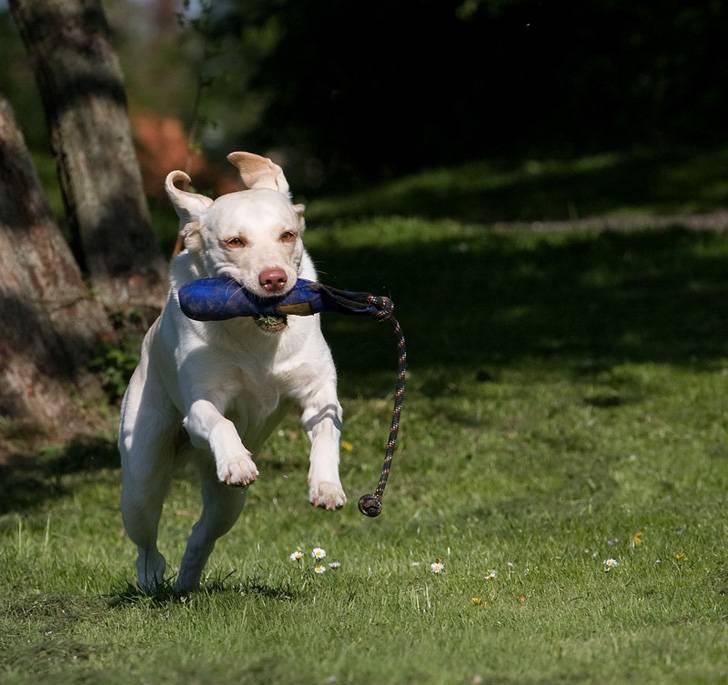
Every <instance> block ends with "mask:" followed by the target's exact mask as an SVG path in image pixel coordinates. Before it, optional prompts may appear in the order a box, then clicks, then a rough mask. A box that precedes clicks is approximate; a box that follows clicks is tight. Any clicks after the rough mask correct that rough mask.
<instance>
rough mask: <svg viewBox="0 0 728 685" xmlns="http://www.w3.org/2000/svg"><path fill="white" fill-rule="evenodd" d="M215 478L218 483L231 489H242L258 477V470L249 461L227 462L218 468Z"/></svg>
mask: <svg viewBox="0 0 728 685" xmlns="http://www.w3.org/2000/svg"><path fill="white" fill-rule="evenodd" d="M217 477H218V478H219V479H220V482H222V483H225V484H226V485H231V486H233V487H238V488H244V487H247V486H248V485H250V484H251V483H252V482H254V481H255V479H256V478H257V477H258V468H257V467H256V465H255V464H254V463H253V461H251V460H250V459H241V460H240V461H229V462H227V463H226V464H223V465H222V466H218V469H217Z"/></svg>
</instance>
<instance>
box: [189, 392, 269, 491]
mask: <svg viewBox="0 0 728 685" xmlns="http://www.w3.org/2000/svg"><path fill="white" fill-rule="evenodd" d="M183 425H184V427H185V430H186V431H187V433H188V434H189V436H190V442H191V443H192V444H193V446H195V447H198V448H202V449H205V448H207V449H209V450H210V452H212V456H213V457H214V458H215V465H216V467H217V477H218V478H219V479H220V481H221V482H222V483H226V484H227V485H237V486H246V485H250V484H251V483H252V482H253V481H254V480H255V479H256V478H257V477H258V469H257V467H256V466H255V463H254V462H253V460H252V458H251V454H250V452H249V451H248V450H247V449H246V447H245V445H243V441H242V440H241V439H240V436H239V435H238V432H237V430H236V429H235V425H234V424H233V422H232V421H230V420H228V419H226V418H225V417H224V416H223V415H222V412H221V411H220V410H219V409H218V408H217V407H216V406H215V404H214V403H213V402H211V401H210V400H207V399H198V400H195V401H194V402H192V403H191V404H190V406H189V409H188V411H187V414H186V416H185V417H184V420H183Z"/></svg>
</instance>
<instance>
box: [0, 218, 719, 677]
mask: <svg viewBox="0 0 728 685" xmlns="http://www.w3.org/2000/svg"><path fill="white" fill-rule="evenodd" d="M312 223H313V222H312ZM308 243H309V245H310V247H311V251H312V253H313V254H314V257H315V258H316V260H317V263H318V264H319V267H320V269H321V271H322V272H324V273H325V280H327V281H328V282H331V283H332V284H335V285H340V286H346V287H351V288H360V289H374V290H376V291H377V292H391V294H392V295H393V296H394V297H395V299H396V301H397V304H398V314H399V317H400V319H401V321H402V324H403V327H404V331H405V333H406V334H407V336H408V344H409V355H410V360H411V375H410V380H409V395H408V399H407V403H406V405H405V411H404V415H403V427H402V442H401V449H400V450H399V451H398V453H397V456H396V459H395V467H394V470H393V473H392V478H391V481H390V485H389V489H388V494H387V498H386V501H385V508H384V512H383V514H382V516H381V517H380V518H379V519H376V520H369V519H365V518H364V517H362V516H361V515H360V514H359V513H358V512H357V511H356V506H355V500H356V498H357V497H358V496H359V495H360V494H362V493H363V492H367V491H371V489H372V488H373V487H374V485H375V483H376V480H377V474H378V469H379V466H380V463H381V458H382V446H383V443H384V441H385V438H386V432H387V427H388V420H389V412H390V392H391V386H392V385H393V383H394V350H393V342H392V339H391V336H390V335H389V334H388V331H387V327H386V325H379V324H375V323H372V322H365V321H358V320H351V319H346V318H334V317H331V318H329V319H327V320H326V322H325V325H326V329H327V337H328V338H329V340H330V341H331V343H332V347H333V349H334V355H335V358H336V360H337V363H338V366H339V369H340V391H341V396H342V402H343V405H344V409H345V430H344V438H345V439H346V440H347V441H349V442H350V443H351V446H352V449H351V451H350V452H345V453H344V459H343V464H342V474H343V480H344V484H345V487H346V488H347V491H348V493H349V496H350V500H351V501H350V503H349V504H348V505H347V507H346V508H345V509H344V510H343V511H341V512H338V513H330V512H323V511H317V510H312V509H311V508H310V507H309V506H308V505H307V503H306V496H305V495H306V491H305V473H306V451H307V450H306V442H305V437H304V436H303V434H302V432H301V431H300V430H299V428H298V426H297V423H296V421H295V419H294V418H290V419H288V420H287V421H286V422H285V423H284V424H283V425H282V426H281V428H280V430H278V431H277V432H276V433H275V434H274V436H273V438H272V439H271V441H270V442H269V443H268V444H267V445H266V447H265V449H264V450H263V452H262V454H261V455H259V456H258V458H257V462H258V465H259V466H260V470H261V477H260V480H259V481H258V482H257V483H256V484H255V485H254V486H253V487H252V488H251V490H250V496H249V501H248V506H247V509H246V511H245V513H244V515H243V517H242V518H241V520H240V522H239V523H238V525H237V526H236V527H235V528H234V530H233V531H232V532H231V533H230V534H229V535H228V536H226V537H225V538H224V539H223V540H221V541H220V543H219V545H218V548H217V550H216V551H215V553H214V555H213V557H212V559H211V562H210V564H209V567H208V569H207V571H208V575H207V578H206V580H205V586H204V590H203V591H202V592H201V593H199V594H196V595H193V596H189V597H183V598H175V597H173V596H172V595H171V593H169V592H161V593H160V594H159V596H158V597H144V596H142V595H140V594H139V593H138V592H136V591H135V590H134V588H133V585H131V584H132V583H133V575H132V572H133V563H134V552H133V550H132V547H131V544H130V543H129V542H128V540H127V539H126V537H125V536H124V533H123V530H122V526H121V520H120V516H119V512H118V489H119V472H118V466H117V459H118V458H117V456H116V452H115V449H114V445H113V436H112V435H109V436H99V438H98V440H96V441H95V442H93V443H88V442H87V443H83V442H79V443H76V444H73V445H69V446H66V447H64V448H58V449H56V450H53V451H49V452H47V453H45V454H44V455H43V457H42V458H41V459H39V460H38V462H36V463H35V464H33V465H30V466H28V467H27V468H23V469H16V470H14V471H11V472H9V473H5V474H4V476H3V479H2V480H1V481H0V512H2V514H1V515H0V572H1V577H2V589H0V681H2V682H3V683H4V684H12V683H31V682H33V683H34V682H37V681H38V680H42V681H43V682H63V683H76V682H78V683H80V682H104V683H129V682H136V683H160V682H163V683H258V682H265V683H276V684H284V685H285V684H289V683H290V684H291V685H294V684H308V683H322V684H323V683H371V682H381V683H415V682H416V683H426V684H440V683H442V684H443V685H444V684H449V683H464V684H467V683H478V682H480V683H508V684H511V683H525V684H531V683H624V682H635V683H666V682H675V683H678V682H680V683H720V682H723V683H724V682H726V673H728V656H727V655H726V650H725V645H726V643H727V641H728V625H727V619H728V602H727V596H726V595H727V593H728V559H727V555H726V534H727V533H728V515H727V514H726V511H728V502H727V501H726V500H727V499H728V498H727V496H726V493H727V492H728V426H727V424H726V410H727V409H728V393H727V392H726V386H727V384H728V342H727V339H726V330H727V329H728V326H727V324H728V315H726V309H725V302H726V297H727V296H728V283H727V282H726V280H725V264H726V261H727V260H728V237H726V236H725V235H723V234H718V233H701V232H696V231H683V230H679V229H674V230H669V231H654V230H646V231H643V232H635V233H619V234H609V233H604V234H595V233H590V234H576V233H548V234H538V233H532V232H531V233H529V232H526V231H512V232H503V231H501V232H498V231H493V230H487V229H485V228H484V227H483V226H480V225H475V224H473V225H470V224H464V223H460V222H456V221H452V220H436V219H431V218H430V219H427V218H416V217H412V218H408V219H400V218H396V217H395V218H392V217H374V218H371V219H362V220H360V221H358V222H347V223H341V224H339V225H337V226H335V227H328V228H322V227H319V228H318V229H317V228H316V226H315V225H314V226H312V227H311V229H310V232H309V236H308ZM197 510H198V496H197V491H196V487H195V484H194V481H193V479H192V478H191V476H190V474H188V473H187V471H185V470H181V473H180V479H179V480H178V481H177V482H176V484H175V486H174V488H173V491H172V493H171V495H170V498H169V500H168V502H167V505H166V508H165V515H164V517H163V523H162V529H161V532H160V539H161V548H162V551H163V553H165V555H166V556H167V559H168V562H169V564H170V571H171V573H174V571H175V569H176V564H177V563H178V562H179V558H180V555H181V553H182V549H183V545H184V542H185V539H186V536H187V534H188V531H189V529H190V527H191V525H192V524H193V522H194V520H195V516H196V513H197ZM638 532H639V533H641V536H638V537H639V539H640V541H641V544H635V543H634V536H635V534H636V533H638ZM317 545H318V546H322V547H324V548H325V549H326V550H327V551H328V555H329V557H328V559H329V560H338V561H340V562H341V568H340V569H338V570H336V571H328V572H327V573H325V574H324V575H322V576H317V575H315V574H314V573H313V572H312V563H311V561H310V559H307V560H306V562H305V563H304V564H297V563H294V562H291V561H290V560H289V559H288V555H289V554H290V553H291V552H292V551H293V550H294V549H296V547H298V546H300V547H302V548H303V549H305V550H306V551H310V549H311V548H312V547H314V546H317ZM608 558H614V559H616V560H618V561H619V566H617V567H616V568H615V569H613V570H611V571H609V572H605V570H604V565H603V562H604V560H606V559H608ZM436 559H441V560H442V561H443V562H444V563H445V567H446V571H445V573H444V574H442V575H433V574H432V573H431V572H430V564H431V563H432V562H433V561H435V560H436ZM491 569H495V570H496V571H497V577H496V578H494V579H490V580H487V579H486V576H487V575H488V573H489V572H490V570H491ZM473 598H479V599H478V600H475V602H476V603H474V601H473Z"/></svg>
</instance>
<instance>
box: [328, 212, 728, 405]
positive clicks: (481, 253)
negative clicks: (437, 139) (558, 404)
mask: <svg viewBox="0 0 728 685" xmlns="http://www.w3.org/2000/svg"><path fill="white" fill-rule="evenodd" d="M391 230H392V231H397V230H398V226H397V221H396V220H394V219H393V220H392V221H391ZM464 235H465V237H462V236H461V237H456V238H452V239H450V240H438V241H430V242H428V241H418V242H416V243H413V244H411V245H408V244H406V243H402V244H399V245H396V246H394V247H393V246H387V247H376V246H373V247H362V248H356V249H354V248H346V247H343V246H341V245H335V246H332V247H328V248H327V247H326V246H323V248H321V247H318V248H316V249H315V251H314V255H315V257H316V259H317V263H318V264H319V265H320V266H321V268H322V270H324V271H325V272H326V277H325V278H326V281H327V282H330V283H331V284H332V285H341V286H345V287H347V288H351V289H359V290H373V291H374V292H380V293H387V294H391V295H392V297H393V298H394V300H395V302H396V304H397V316H398V318H399V320H400V321H401V323H402V326H403V329H404V332H405V334H406V336H407V343H408V353H409V359H410V365H411V368H412V369H413V371H415V372H416V371H417V370H420V371H427V375H426V377H425V378H424V380H423V382H422V385H421V387H420V388H418V389H419V390H420V391H421V392H422V393H423V394H425V395H426V396H431V397H438V396H443V395H444V394H447V393H448V392H449V387H450V383H451V380H452V377H453V376H452V373H453V371H458V370H459V371H462V372H465V373H467V374H468V375H469V376H472V379H473V380H480V381H481V382H494V381H497V376H498V367H504V366H513V365H519V364H523V363H529V362H531V361H537V363H538V365H539V366H548V365H553V364H558V365H559V366H560V367H561V368H562V369H563V368H566V369H567V370H569V371H570V372H571V373H573V374H575V375H589V374H594V373H597V372H599V371H602V370H606V369H608V368H610V367H611V366H613V365H615V364H619V363H622V362H658V363H661V362H664V363H670V364H678V365H682V364H690V365H704V366H706V367H709V366H711V365H714V364H715V363H716V362H717V360H719V359H720V358H722V357H725V356H728V337H726V335H725V333H726V330H727V329H728V310H727V309H726V307H725V302H726V299H727V298H728V280H726V278H725V269H726V264H727V263H728V238H726V236H725V235H723V234H720V233H711V232H698V231H688V230H682V229H679V228H675V229H671V230H664V231H657V230H651V231H642V232H633V233H623V232H619V233H616V232H611V233H609V232H607V233H601V234H596V235H595V234H593V233H588V234H570V235H565V234H561V235H551V236H543V235H541V236H536V235H535V234H533V233H525V232H517V233H506V232H488V231H485V230H484V231H483V232H482V233H478V232H469V233H467V234H464ZM385 284H386V285H385ZM378 326H379V327H386V326H387V324H375V323H373V322H370V321H361V320H355V319H347V318H345V317H333V316H332V317H328V318H326V319H325V320H324V328H325V330H326V335H327V339H328V340H329V342H330V343H331V344H332V347H333V350H334V357H335V359H336V361H337V365H338V367H339V369H340V370H341V371H342V373H343V376H344V379H345V381H344V382H342V384H341V386H342V390H344V392H354V393H355V394H361V395H364V396H368V395H371V394H379V393H381V392H382V391H383V390H386V389H387V388H389V386H390V385H391V384H392V383H393V382H394V375H393V374H394V371H393V369H394V343H393V339H392V337H391V335H390V334H389V331H388V330H386V329H384V330H382V329H378V328H377V327H378ZM414 376H415V378H416V377H417V373H415V374H414ZM454 391H456V390H454ZM589 401H590V402H591V403H593V404H594V405H595V406H609V405H614V404H618V403H619V402H621V401H622V400H621V399H620V398H618V397H616V396H615V397H594V398H591V399H590V400H589Z"/></svg>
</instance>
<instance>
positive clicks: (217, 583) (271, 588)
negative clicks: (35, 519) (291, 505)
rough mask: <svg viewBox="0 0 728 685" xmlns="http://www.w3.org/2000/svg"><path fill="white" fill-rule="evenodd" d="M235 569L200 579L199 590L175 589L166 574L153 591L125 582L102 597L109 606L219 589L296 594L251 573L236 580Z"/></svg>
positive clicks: (161, 602)
mask: <svg viewBox="0 0 728 685" xmlns="http://www.w3.org/2000/svg"><path fill="white" fill-rule="evenodd" d="M235 573H236V572H235V571H231V572H230V573H228V575H226V576H224V577H221V578H213V579H209V580H207V581H205V582H203V583H202V585H201V587H200V590H199V592H196V593H178V592H175V590H174V581H175V578H167V579H165V581H164V582H163V583H162V584H161V585H160V586H159V587H158V588H157V589H156V591H155V592H146V591H144V590H143V589H141V588H140V587H139V586H138V585H132V584H131V583H129V584H127V586H126V588H125V589H123V590H121V591H120V592H115V593H112V594H110V595H107V596H106V598H105V599H106V600H107V602H108V605H109V607H111V608H116V607H124V606H131V605H138V604H148V605H151V606H155V607H161V606H165V605H167V604H170V603H177V602H179V603H181V604H185V603H187V602H188V601H194V598H195V597H199V596H200V595H216V594H222V593H228V594H235V595H240V596H247V597H263V598H265V599H273V600H276V601H281V602H290V601H292V600H293V599H294V598H295V596H296V591H295V590H293V588H291V587H290V586H289V585H287V584H282V585H271V584H270V583H267V582H265V581H262V580H260V579H259V578H257V577H255V576H252V577H250V578H243V579H241V580H239V581H234V580H231V578H232V577H233V576H234V575H235Z"/></svg>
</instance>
